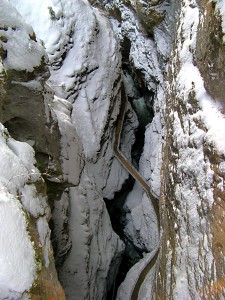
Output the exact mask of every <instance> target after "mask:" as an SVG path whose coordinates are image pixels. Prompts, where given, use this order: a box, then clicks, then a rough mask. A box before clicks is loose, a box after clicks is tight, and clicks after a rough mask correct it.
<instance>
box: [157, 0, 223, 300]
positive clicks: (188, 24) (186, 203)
mask: <svg viewBox="0 0 225 300" xmlns="http://www.w3.org/2000/svg"><path fill="white" fill-rule="evenodd" d="M199 2H200V3H199V4H198V3H195V2H194V1H193V3H191V4H190V3H189V1H183V2H182V3H181V7H180V16H179V22H178V24H177V34H176V40H175V44H174V50H173V51H172V53H171V59H170V62H169V65H168V74H167V87H168V88H167V93H166V94H167V95H166V98H167V101H166V105H167V109H166V111H165V112H166V115H165V119H166V120H167V139H166V143H165V147H164V156H163V161H164V165H163V169H162V178H163V184H162V189H161V193H162V194H161V208H162V246H161V263H160V273H159V275H158V277H157V287H156V295H157V297H158V298H159V299H167V298H172V299H180V298H182V299H223V298H224V279H223V278H224V246H225V244H224V237H223V233H224V221H223V216H222V215H223V213H222V211H224V173H223V172H224V170H223V165H224V149H225V148H224V140H223V138H222V136H223V135H224V121H225V119H224V115H223V112H224V110H223V103H222V105H221V102H222V101H223V96H222V94H221V93H222V89H221V81H223V80H224V75H223V74H222V73H223V71H222V70H221V67H222V65H224V46H223V30H222V22H221V21H222V18H223V14H222V12H223V11H222V9H221V8H222V6H221V3H222V1H218V4H216V3H213V2H210V3H209V2H207V1H199ZM220 9H221V10H220ZM198 67H199V69H198Z"/></svg>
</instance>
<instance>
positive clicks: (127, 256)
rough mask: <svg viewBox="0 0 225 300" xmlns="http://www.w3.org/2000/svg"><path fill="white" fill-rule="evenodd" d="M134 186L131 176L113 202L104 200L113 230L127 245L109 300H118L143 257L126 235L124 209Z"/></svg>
mask: <svg viewBox="0 0 225 300" xmlns="http://www.w3.org/2000/svg"><path fill="white" fill-rule="evenodd" d="M133 185H134V179H133V178H132V177H131V176H129V178H128V179H127V180H126V181H125V183H124V184H123V186H122V189H121V190H120V191H119V192H117V193H116V194H115V196H114V199H113V200H108V199H104V200H105V203H106V207H107V210H108V212H109V216H110V219H111V223H112V227H113V230H114V231H115V232H116V233H117V234H118V235H119V237H120V238H121V240H123V242H124V243H125V251H124V253H123V255H122V260H121V264H120V267H119V270H118V274H117V277H116V279H115V282H114V284H113V286H112V288H111V290H109V292H108V294H107V298H106V299H108V300H113V299H115V298H116V292H117V289H118V287H119V286H120V284H121V283H122V282H123V281H124V279H125V277H126V274H127V272H128V271H129V270H130V268H131V267H132V266H133V265H134V264H135V263H137V262H138V261H139V260H140V259H141V258H142V257H143V256H142V252H141V251H140V249H138V248H137V247H135V246H134V244H133V243H132V241H130V240H129V239H128V238H127V237H126V236H125V234H124V227H125V225H126V213H125V211H124V209H123V205H124V203H125V200H126V197H127V195H128V193H129V192H130V191H131V190H132V188H133Z"/></svg>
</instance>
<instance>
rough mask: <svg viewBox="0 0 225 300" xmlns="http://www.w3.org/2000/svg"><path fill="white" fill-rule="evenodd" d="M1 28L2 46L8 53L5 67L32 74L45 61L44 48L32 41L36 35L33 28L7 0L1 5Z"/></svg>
mask: <svg viewBox="0 0 225 300" xmlns="http://www.w3.org/2000/svg"><path fill="white" fill-rule="evenodd" d="M0 26H1V29H0V34H1V36H2V37H4V41H3V38H2V40H1V41H0V45H1V47H2V48H3V49H4V50H5V51H7V57H6V58H5V59H4V67H5V68H6V69H15V70H27V71H29V72H32V71H33V70H34V68H35V67H37V66H39V65H40V63H41V60H42V59H44V55H45V52H44V48H43V47H42V46H41V45H40V44H39V43H37V42H35V41H34V40H32V39H31V36H32V35H33V34H34V33H33V30H32V27H31V26H30V25H27V24H26V23H25V22H24V21H23V19H22V17H21V16H20V14H19V13H18V12H17V10H16V9H15V8H14V7H13V6H12V5H11V4H10V3H9V2H8V1H6V0H1V3H0ZM3 28H5V29H3Z"/></svg>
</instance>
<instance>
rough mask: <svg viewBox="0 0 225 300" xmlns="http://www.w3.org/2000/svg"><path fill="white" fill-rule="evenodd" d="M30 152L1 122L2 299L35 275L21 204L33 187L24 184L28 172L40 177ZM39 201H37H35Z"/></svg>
mask: <svg viewBox="0 0 225 300" xmlns="http://www.w3.org/2000/svg"><path fill="white" fill-rule="evenodd" d="M33 156H34V152H33V150H32V148H31V147H30V146H29V145H28V144H26V143H20V142H16V141H15V140H13V139H12V138H10V137H9V135H8V133H7V131H6V129H5V128H4V126H3V125H1V124H0V206H1V209H0V226H1V232H0V244H1V247H0V264H1V269H0V298H1V299H18V298H19V296H20V295H21V294H22V293H23V292H24V291H28V290H29V289H30V288H31V286H32V284H33V282H34V280H35V279H36V276H37V275H36V271H37V267H38V266H37V262H36V259H35V250H34V247H33V243H32V241H31V239H30V236H29V233H28V224H27V222H28V221H27V217H26V213H25V212H24V207H23V206H22V204H21V202H23V201H22V198H25V200H24V201H25V202H26V203H28V201H29V200H28V199H29V197H30V193H29V192H28V190H29V187H31V188H34V186H33V185H29V186H28V185H26V182H27V181H28V180H31V177H32V176H30V174H31V173H35V175H33V177H34V178H33V180H37V176H38V177H40V174H39V173H38V172H37V170H36V168H35V167H34V165H33V163H34V157H33ZM25 158H26V159H25ZM37 174H38V175H37ZM21 194H22V195H21ZM20 195H21V196H20ZM20 201H21V202H20ZM33 201H34V199H31V202H33ZM38 205H39V202H37V203H36V206H38ZM32 206H33V208H32V209H30V210H31V211H35V213H37V212H39V211H40V208H39V207H36V208H35V207H34V206H35V204H34V203H33V204H32ZM28 212H29V210H28Z"/></svg>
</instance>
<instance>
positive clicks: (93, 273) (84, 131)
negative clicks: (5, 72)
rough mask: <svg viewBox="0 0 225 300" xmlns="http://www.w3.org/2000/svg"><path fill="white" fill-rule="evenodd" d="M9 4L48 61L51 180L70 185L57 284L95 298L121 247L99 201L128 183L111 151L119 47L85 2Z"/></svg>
mask: <svg viewBox="0 0 225 300" xmlns="http://www.w3.org/2000/svg"><path fill="white" fill-rule="evenodd" d="M10 3H11V4H13V5H14V6H15V7H16V8H17V10H18V11H19V13H20V14H21V15H22V17H23V18H24V20H25V21H26V22H27V23H28V24H30V25H32V27H33V28H34V31H35V34H36V38H37V40H42V41H43V44H44V45H45V47H46V52H47V54H48V58H49V70H50V78H49V79H48V81H47V83H46V84H45V90H46V91H47V93H48V97H47V101H46V107H47V110H48V115H49V116H48V120H49V125H50V126H52V125H54V124H57V126H58V134H59V136H58V139H59V140H60V147H59V149H60V155H61V160H62V163H61V166H60V167H61V174H60V168H55V169H56V170H55V172H54V174H55V176H54V177H53V176H52V177H51V178H49V180H50V181H51V182H52V183H53V182H54V183H55V184H57V182H58V183H59V184H61V185H62V186H63V185H64V186H66V185H68V186H69V188H68V189H67V190H65V192H64V193H63V196H62V198H61V200H60V202H56V201H55V209H54V210H53V222H54V228H53V236H54V238H53V241H54V244H55V249H56V253H55V255H56V260H57V266H58V271H59V274H60V279H61V282H62V283H63V286H64V288H65V292H66V295H67V298H68V299H74V297H76V295H79V296H80V297H81V298H80V299H86V298H85V297H90V298H96V297H97V298H99V299H101V298H102V297H105V294H106V292H107V290H108V289H109V288H110V286H111V284H112V282H113V280H114V276H115V272H116V270H117V267H118V266H119V262H120V256H121V253H122V251H123V248H124V247H123V244H122V242H121V241H120V240H119V238H118V236H117V235H116V234H115V233H114V232H113V230H112V227H111V223H110V220H109V217H108V213H107V210H106V207H105V203H104V201H103V198H104V197H106V198H108V199H111V198H113V195H114V193H115V192H116V191H117V190H119V189H120V188H121V186H122V184H123V182H124V180H125V179H126V178H127V177H128V173H127V171H125V170H124V169H123V168H122V167H121V165H120V164H119V163H118V162H117V160H116V159H115V158H114V157H113V151H112V140H113V127H114V124H115V121H116V117H117V114H118V112H119V106H120V100H121V99H120V86H121V55H120V52H119V47H118V42H117V40H116V38H115V36H114V32H113V30H112V28H111V25H110V22H109V21H108V20H107V18H106V17H105V16H104V15H103V14H102V13H100V11H99V10H97V9H95V8H92V7H91V6H90V4H89V3H88V2H87V1H85V0H77V1H55V0H52V1H48V2H46V1H42V0H39V1H32V2H29V3H28V2H27V1H20V2H18V1H14V0H10ZM53 128H54V127H53ZM53 162H54V161H53ZM48 169H51V161H49V162H48ZM55 186H56V185H55ZM71 186H72V187H71ZM57 201H58V200H57ZM75 217H76V218H75ZM74 226H75V228H74ZM86 230H87V232H86ZM106 249H107V251H106ZM108 249H111V250H110V251H108ZM82 257H84V259H83V260H82V259H81V258H82ZM81 266H82V267H81ZM81 269H82V270H83V271H81ZM77 271H78V273H77ZM87 286H88V287H89V289H87V288H86V287H87ZM97 298H96V299H97Z"/></svg>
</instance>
